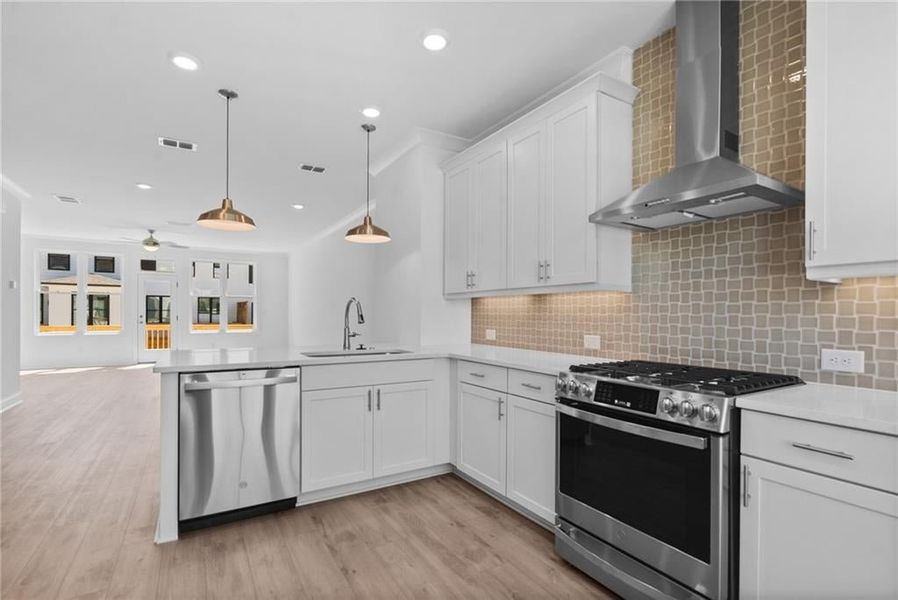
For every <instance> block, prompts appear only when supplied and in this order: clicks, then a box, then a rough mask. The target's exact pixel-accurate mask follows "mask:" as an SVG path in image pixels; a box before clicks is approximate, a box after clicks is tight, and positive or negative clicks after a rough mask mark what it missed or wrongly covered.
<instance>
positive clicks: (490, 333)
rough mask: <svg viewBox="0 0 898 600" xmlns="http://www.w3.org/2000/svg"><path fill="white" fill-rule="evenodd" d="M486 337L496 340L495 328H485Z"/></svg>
mask: <svg viewBox="0 0 898 600" xmlns="http://www.w3.org/2000/svg"><path fill="white" fill-rule="evenodd" d="M486 339H488V340H490V341H495V340H496V330H495V329H487V330H486Z"/></svg>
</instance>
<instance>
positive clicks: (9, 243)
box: [0, 193, 22, 411]
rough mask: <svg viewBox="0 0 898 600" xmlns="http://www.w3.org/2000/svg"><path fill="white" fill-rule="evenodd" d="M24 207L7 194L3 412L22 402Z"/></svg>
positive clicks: (2, 244)
mask: <svg viewBox="0 0 898 600" xmlns="http://www.w3.org/2000/svg"><path fill="white" fill-rule="evenodd" d="M21 223H22V206H21V203H20V202H19V200H18V199H16V198H13V197H11V196H8V195H7V194H5V193H4V194H3V199H2V204H0V286H2V289H0V411H2V410H5V409H7V408H9V407H10V406H14V405H15V404H17V403H18V402H19V401H20V398H21V394H20V387H19V317H20V298H19V287H20V282H19V278H20V274H19V248H20V231H21Z"/></svg>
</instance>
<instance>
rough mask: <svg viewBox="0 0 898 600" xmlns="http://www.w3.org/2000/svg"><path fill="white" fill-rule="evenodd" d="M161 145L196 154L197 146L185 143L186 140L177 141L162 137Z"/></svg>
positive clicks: (160, 139)
mask: <svg viewBox="0 0 898 600" xmlns="http://www.w3.org/2000/svg"><path fill="white" fill-rule="evenodd" d="M159 145H160V146H164V147H166V148H176V149H178V150H190V151H191V152H196V144H194V143H193V142H185V141H184V140H176V139H175V138H167V137H161V138H159Z"/></svg>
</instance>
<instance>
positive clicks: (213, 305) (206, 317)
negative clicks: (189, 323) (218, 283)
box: [193, 296, 221, 331]
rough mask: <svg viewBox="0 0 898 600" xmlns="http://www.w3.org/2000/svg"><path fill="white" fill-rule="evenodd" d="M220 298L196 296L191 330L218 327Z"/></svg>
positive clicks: (206, 329) (217, 328)
mask: <svg viewBox="0 0 898 600" xmlns="http://www.w3.org/2000/svg"><path fill="white" fill-rule="evenodd" d="M220 302H221V299H220V298H216V297H211V296H198V297H197V299H196V310H195V311H194V318H193V331H218V330H219V329H220V326H219V323H220V318H219V317H220V312H221V311H220Z"/></svg>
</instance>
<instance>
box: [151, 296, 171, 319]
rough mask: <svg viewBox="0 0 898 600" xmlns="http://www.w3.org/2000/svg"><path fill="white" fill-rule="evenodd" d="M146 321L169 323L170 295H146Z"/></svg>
mask: <svg viewBox="0 0 898 600" xmlns="http://www.w3.org/2000/svg"><path fill="white" fill-rule="evenodd" d="M146 301H147V303H146V315H147V323H148V324H150V325H163V324H169V323H171V296H147V297H146Z"/></svg>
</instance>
